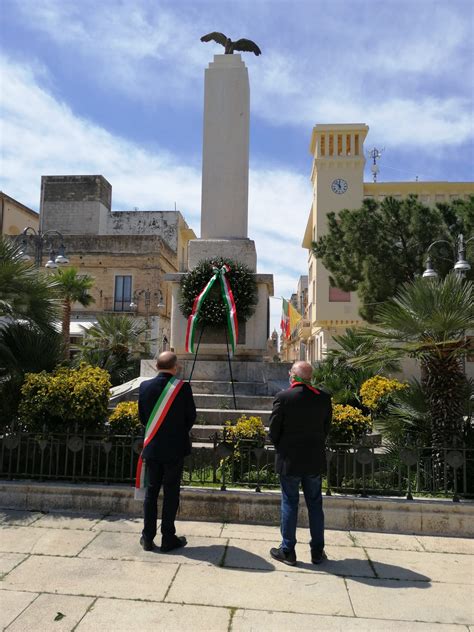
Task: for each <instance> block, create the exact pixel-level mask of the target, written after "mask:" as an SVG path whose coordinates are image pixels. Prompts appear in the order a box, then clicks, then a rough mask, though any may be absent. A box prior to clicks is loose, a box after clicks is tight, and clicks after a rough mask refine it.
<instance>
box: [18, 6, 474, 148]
mask: <svg viewBox="0 0 474 632" xmlns="http://www.w3.org/2000/svg"><path fill="white" fill-rule="evenodd" d="M458 5H459V6H458ZM458 5H450V6H445V5H443V4H441V3H439V2H428V1H426V2H423V3H418V4H417V8H416V19H414V12H413V6H412V5H411V4H410V3H408V2H405V3H403V2H399V3H387V4H385V5H383V6H378V8H377V11H376V12H374V11H373V4H372V2H365V3H364V2H360V3H357V5H356V6H354V5H353V4H352V3H351V2H345V3H344V2H338V3H334V4H330V3H329V4H325V3H324V2H323V3H318V4H316V3H315V4H314V5H313V6H312V5H311V4H308V5H304V6H303V5H300V6H297V7H296V8H295V12H296V13H298V9H299V10H300V13H299V14H298V16H299V17H298V18H295V19H300V20H302V19H304V18H305V17H306V23H305V24H304V25H303V24H297V23H296V22H295V21H292V14H291V12H290V13H289V14H288V16H287V24H286V25H285V26H286V28H287V31H288V32H287V33H286V37H287V40H282V37H278V38H275V37H274V36H273V37H272V35H271V34H270V33H271V32H272V27H275V28H274V31H275V32H278V28H280V27H281V24H280V23H278V24H277V22H276V20H277V19H278V18H277V16H275V17H274V16H273V15H272V11H270V10H266V11H265V10H263V9H262V7H260V8H259V9H260V20H261V23H258V22H257V23H256V24H255V25H254V26H253V27H252V28H253V30H254V33H255V35H254V37H255V39H256V40H257V41H260V37H262V38H263V43H265V44H266V46H264V47H263V48H264V54H263V55H262V57H261V58H260V57H259V58H258V59H256V58H254V57H253V56H249V55H247V56H246V62H247V65H248V66H249V68H250V73H251V87H252V109H253V111H254V112H255V113H256V114H258V115H259V116H261V117H262V118H264V119H265V120H266V121H268V122H270V123H271V124H274V125H282V126H290V127H293V128H294V127H301V126H304V127H305V128H306V129H307V128H308V127H312V125H314V123H316V122H320V123H323V122H366V123H368V124H369V125H370V127H371V130H372V134H373V136H372V137H376V138H377V139H380V142H382V143H384V144H386V145H387V146H390V145H391V146H392V147H399V146H405V147H406V146H419V145H425V146H429V147H439V146H443V145H445V146H453V147H455V146H458V145H461V144H462V143H464V142H466V140H469V139H471V138H472V137H473V136H474V134H473V126H472V110H471V107H472V105H471V96H472V95H471V94H470V92H469V86H468V85H467V84H468V81H466V79H468V78H469V77H472V73H473V61H472V60H473V55H472V52H473V51H472V40H471V39H470V38H472V33H470V28H469V22H468V20H467V19H466V14H465V12H463V10H462V7H463V6H465V7H467V8H468V10H469V3H466V4H463V3H458ZM269 6H270V5H269ZM272 6H275V5H272ZM284 6H285V5H284V4H282V5H281V9H282V10H283V9H284ZM341 7H344V11H343V14H344V16H345V19H341V15H342V14H341V11H340V8H341ZM18 8H19V10H20V11H22V12H23V15H24V19H25V21H27V22H28V24H29V25H30V27H31V28H33V29H36V30H39V31H41V32H43V33H44V34H46V35H47V37H48V38H50V40H51V41H53V42H56V44H57V45H58V46H60V47H62V50H64V51H65V53H67V49H70V48H71V47H73V48H74V51H75V53H76V55H78V56H81V57H82V59H83V60H85V62H86V63H85V64H83V65H84V68H86V69H87V72H88V73H89V74H90V75H91V76H95V77H96V81H97V83H98V84H99V83H100V84H101V85H103V86H104V85H105V86H107V87H108V88H109V89H111V90H113V91H114V92H117V93H122V94H126V96H127V97H128V98H131V99H135V100H141V101H146V102H152V101H155V102H157V101H160V100H165V101H168V100H169V98H170V95H172V97H173V99H175V100H181V101H185V102H186V103H188V104H189V106H190V107H193V106H194V107H195V103H196V94H199V93H200V91H201V90H202V76H203V69H204V68H205V66H206V65H207V62H208V61H209V59H210V58H211V55H212V53H213V52H218V51H219V50H220V49H219V48H218V47H216V46H215V45H213V44H208V45H202V44H200V42H199V37H200V35H202V33H204V32H206V30H207V29H208V28H209V26H208V25H209V22H211V23H212V22H214V21H215V19H216V17H215V15H214V14H213V15H212V18H213V19H212V20H210V17H211V15H210V12H211V5H208V6H206V7H203V8H202V10H201V9H200V7H199V5H198V6H196V7H191V5H186V6H184V5H180V4H179V3H177V4H175V5H174V6H173V5H167V4H164V3H163V2H162V3H157V4H153V5H151V4H150V3H149V2H146V1H145V0H134V2H133V4H130V3H128V2H112V0H109V1H108V2H101V3H92V2H91V1H90V0H81V2H80V3H76V2H65V1H64V0H22V1H21V2H19V3H18ZM278 8H279V7H278V5H277V11H276V13H277V14H278ZM303 8H304V11H303ZM219 9H220V10H221V12H220V18H219V20H223V21H224V24H225V23H226V20H227V21H228V20H229V19H230V17H229V16H226V19H223V9H222V7H219V6H218V5H216V7H215V12H214V13H217V14H219ZM224 13H225V11H224ZM305 14H306V15H305ZM471 15H472V8H471ZM280 17H281V15H280ZM232 20H233V21H234V26H233V29H235V31H236V32H238V30H240V29H241V28H242V29H243V28H244V27H243V25H244V24H245V22H244V12H240V13H239V12H238V11H237V12H235V11H234V12H233V13H232ZM312 20H316V21H317V24H318V28H317V30H316V31H314V28H313V29H311V30H310V29H309V28H308V25H309V24H312ZM305 29H306V30H305ZM275 39H276V41H275V43H273V42H274V40H275ZM262 45H263V44H262ZM445 84H446V85H447V86H449V87H447V89H446V91H445V92H443V93H441V94H438V96H437V97H435V96H433V94H436V93H437V88H438V87H440V86H443V85H445ZM438 92H439V91H438ZM199 103H200V101H199ZM378 142H379V141H378Z"/></svg>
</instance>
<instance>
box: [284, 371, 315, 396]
mask: <svg viewBox="0 0 474 632" xmlns="http://www.w3.org/2000/svg"><path fill="white" fill-rule="evenodd" d="M300 384H304V386H306V387H307V388H309V390H310V391H313V393H315V394H316V395H320V394H321V393H320V392H319V391H318V389H317V388H314V386H312V384H311V382H309V381H308V380H303V378H302V377H298V376H297V375H292V376H291V386H290V388H294V387H295V386H299V385H300Z"/></svg>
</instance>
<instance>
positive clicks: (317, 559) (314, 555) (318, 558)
mask: <svg viewBox="0 0 474 632" xmlns="http://www.w3.org/2000/svg"><path fill="white" fill-rule="evenodd" d="M327 559H328V556H327V555H326V553H325V552H324V551H311V561H312V562H313V564H322V563H323V562H325V561H326V560H327Z"/></svg>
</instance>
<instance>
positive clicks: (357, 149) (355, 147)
mask: <svg viewBox="0 0 474 632" xmlns="http://www.w3.org/2000/svg"><path fill="white" fill-rule="evenodd" d="M354 155H355V156H358V155H359V134H355V136H354Z"/></svg>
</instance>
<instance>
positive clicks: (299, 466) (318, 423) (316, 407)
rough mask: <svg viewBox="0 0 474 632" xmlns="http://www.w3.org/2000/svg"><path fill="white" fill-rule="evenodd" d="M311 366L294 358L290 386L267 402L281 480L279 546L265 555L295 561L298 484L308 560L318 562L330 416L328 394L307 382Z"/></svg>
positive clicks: (323, 556)
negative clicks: (308, 539)
mask: <svg viewBox="0 0 474 632" xmlns="http://www.w3.org/2000/svg"><path fill="white" fill-rule="evenodd" d="M311 376H312V367H311V365H310V364H309V363H308V362H302V361H301V362H295V364H294V365H293V366H292V367H291V369H290V388H289V389H287V390H284V391H280V392H279V393H278V394H277V395H276V398H275V401H274V402H273V410H272V414H271V416H270V437H271V440H272V442H273V444H274V445H275V449H276V453H277V454H276V470H277V472H278V473H279V475H280V484H281V535H282V542H281V545H280V547H279V548H272V549H271V550H270V555H271V556H272V557H273V558H274V559H276V560H278V561H280V562H283V563H285V564H288V565H290V566H295V565H296V554H295V545H296V524H297V520H298V503H299V489H300V484H301V485H302V487H303V492H304V497H305V501H306V507H307V509H308V516H309V527H310V532H311V543H310V546H311V560H312V562H313V563H314V564H320V563H321V562H323V561H324V560H325V559H327V557H326V554H325V553H324V513H323V499H322V495H321V474H322V473H324V472H325V469H326V448H325V443H326V437H327V435H328V432H329V427H330V425H331V418H332V406H331V397H330V396H329V395H328V394H327V393H323V392H322V391H319V390H317V389H315V388H313V387H312V385H311Z"/></svg>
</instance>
